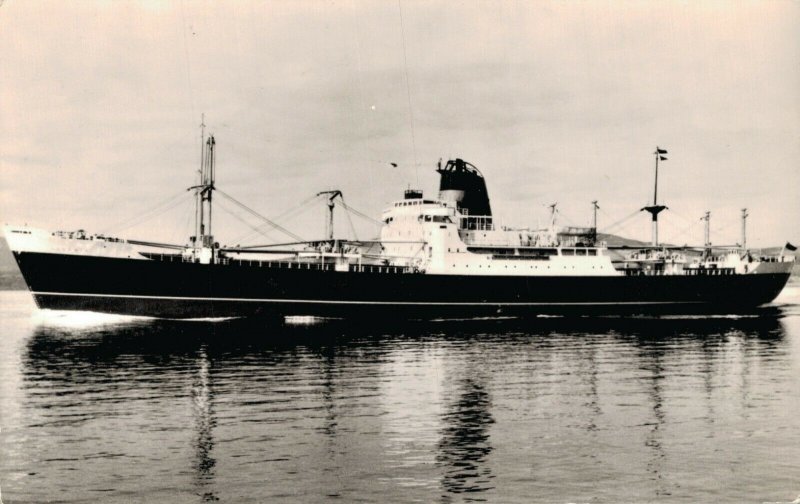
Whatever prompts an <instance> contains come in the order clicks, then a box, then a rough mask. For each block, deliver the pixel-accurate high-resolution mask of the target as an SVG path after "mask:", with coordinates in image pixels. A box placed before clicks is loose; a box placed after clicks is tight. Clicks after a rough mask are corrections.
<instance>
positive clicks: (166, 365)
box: [23, 321, 219, 501]
mask: <svg viewBox="0 0 800 504" xmlns="http://www.w3.org/2000/svg"><path fill="white" fill-rule="evenodd" d="M167 327H169V328H170V334H169V335H170V336H171V337H172V339H166V338H165V336H166V334H165V332H164V330H165V329H166V328H167ZM151 329H152V331H151ZM172 329H174V327H172V326H171V325H167V326H166V327H164V326H160V325H158V324H156V325H155V326H151V325H150V323H149V321H136V322H131V323H124V324H120V325H116V326H113V325H112V326H108V325H104V326H100V327H96V328H94V330H93V329H92V328H91V327H83V328H78V329H76V328H70V329H63V328H58V327H48V326H40V327H38V328H37V329H36V330H35V332H34V334H33V337H32V338H31V339H30V340H29V343H28V346H27V353H26V354H25V356H24V359H23V364H24V367H25V372H24V373H23V376H24V377H25V380H26V381H27V382H28V383H27V385H28V386H31V387H36V386H37V384H40V383H41V382H42V381H50V382H52V383H54V384H58V385H59V386H61V387H64V386H67V387H70V388H72V389H73V390H70V391H69V392H68V393H69V394H76V395H80V394H82V393H90V392H91V391H92V390H95V391H96V390H97V387H98V386H104V385H105V386H108V387H109V388H111V389H113V390H114V391H115V392H114V393H118V392H120V387H119V380H120V378H121V377H127V376H129V375H130V373H129V372H130V371H131V370H135V371H136V373H135V376H136V378H133V379H131V378H128V380H131V383H130V386H131V387H132V388H135V387H137V386H145V387H147V386H150V387H152V388H153V393H154V394H165V395H169V394H170V393H173V391H174V393H175V399H179V398H180V396H181V395H182V394H181V393H180V392H177V391H175V390H174V389H173V388H172V387H163V385H164V378H165V377H164V376H163V371H164V369H171V368H185V367H189V368H190V369H191V368H192V367H193V368H194V369H192V373H191V378H192V379H191V383H190V384H189V390H190V396H191V401H192V404H191V409H190V411H191V416H192V420H193V427H194V433H193V434H194V435H193V437H192V440H193V446H192V451H193V454H194V457H193V460H192V462H191V464H192V474H193V480H194V486H195V491H196V492H197V494H198V496H200V497H201V498H202V499H203V500H204V501H216V500H219V499H218V498H217V496H216V494H215V491H214V487H215V476H216V475H215V467H216V459H215V458H214V457H213V454H212V452H213V449H214V444H215V441H214V435H213V430H214V428H215V426H216V423H217V422H216V417H215V413H214V386H213V376H212V372H211V371H212V357H210V356H209V355H208V352H207V351H206V344H205V343H203V342H202V337H201V340H200V341H199V342H198V341H196V340H193V339H182V338H181V337H180V336H179V333H172V332H171V330H172ZM200 332H201V334H202V333H203V331H200ZM142 334H145V335H147V336H150V337H147V336H146V337H145V338H144V339H141V338H140V336H141V335H142ZM206 334H208V333H206ZM187 360H188V361H190V364H189V366H187V365H186V362H187ZM154 363H155V364H157V366H156V367H154V366H153V364H154ZM76 369H79V370H80V372H79V373H76V372H75V370H76ZM151 373H152V374H153V375H154V376H148V374H151ZM174 377H178V375H175V376H174ZM122 379H123V380H125V378H122ZM156 389H160V390H158V391H156ZM180 389H181V390H185V389H183V387H180ZM138 393H139V394H143V395H147V394H146V392H145V391H142V390H138ZM123 397H128V395H127V394H124V393H123V394H121V398H120V399H119V400H124V399H122V398H123ZM44 399H46V398H44ZM73 405H74V403H73ZM70 406H72V405H70ZM70 406H64V407H65V408H66V407H70ZM44 407H45V408H48V409H52V408H53V406H52V404H47V405H44Z"/></svg>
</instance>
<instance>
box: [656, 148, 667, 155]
mask: <svg viewBox="0 0 800 504" xmlns="http://www.w3.org/2000/svg"><path fill="white" fill-rule="evenodd" d="M656 152H657V153H659V154H666V153H667V150H666V149H660V148H658V147H656Z"/></svg>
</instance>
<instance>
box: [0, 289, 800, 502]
mask: <svg viewBox="0 0 800 504" xmlns="http://www.w3.org/2000/svg"><path fill="white" fill-rule="evenodd" d="M0 319H1V320H2V328H1V332H2V339H0V345H1V346H0V348H1V349H2V351H0V406H1V407H0V427H2V432H1V433H0V488H1V489H2V500H3V501H4V502H5V503H13V502H40V501H53V502H85V501H101V502H137V501H141V502H144V501H147V502H199V501H204V500H221V501H225V502H237V503H238V502H266V501H274V502H321V501H326V500H340V501H344V502H461V501H490V502H523V503H529V502H556V503H566V502H753V503H760V502H765V501H768V502H776V501H780V502H787V501H792V500H794V499H795V498H797V497H798V494H800V463H799V462H798V461H800V284H796V283H793V284H791V285H790V286H789V287H788V288H787V289H786V290H785V291H784V293H783V294H782V296H781V298H779V300H778V302H777V303H776V304H775V306H773V307H770V308H767V309H763V310H759V311H758V312H757V313H755V314H751V315H747V316H728V317H725V316H723V317H714V318H700V317H669V318H593V319H558V318H543V319H535V320H526V321H515V320H485V321H470V322H428V323H412V324H407V325H396V324H391V325H385V326H381V325H378V324H376V323H371V324H358V323H354V322H349V323H343V322H329V323H322V324H311V325H308V324H306V325H303V324H294V325H288V326H280V327H278V326H268V325H263V324H261V325H259V324H258V323H253V322H242V321H226V322H176V321H158V320H145V319H134V318H123V317H114V316H101V315H92V314H74V313H73V314H67V313H45V312H37V311H36V310H35V309H34V307H33V304H32V302H31V300H30V296H29V295H28V294H27V293H24V292H2V293H0Z"/></svg>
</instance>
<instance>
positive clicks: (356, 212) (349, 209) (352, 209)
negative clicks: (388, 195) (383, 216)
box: [342, 201, 383, 226]
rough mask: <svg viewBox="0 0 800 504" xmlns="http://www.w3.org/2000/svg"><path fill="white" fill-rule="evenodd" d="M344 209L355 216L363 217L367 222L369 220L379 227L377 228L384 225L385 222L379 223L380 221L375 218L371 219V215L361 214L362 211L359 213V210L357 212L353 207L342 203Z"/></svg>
mask: <svg viewBox="0 0 800 504" xmlns="http://www.w3.org/2000/svg"><path fill="white" fill-rule="evenodd" d="M342 207H343V208H344V209H345V210H348V211H350V212H353V213H354V214H355V215H357V216H358V217H361V218H362V219H366V220H368V221H371V222H372V223H373V224H375V225H377V226H382V225H383V222H382V221H379V220H378V219H375V218H373V217H370V216H369V215H367V214H365V213H364V212H361V211H359V210H356V209H355V208H353V207H351V206H350V205H348V204H346V203H345V202H344V201H342Z"/></svg>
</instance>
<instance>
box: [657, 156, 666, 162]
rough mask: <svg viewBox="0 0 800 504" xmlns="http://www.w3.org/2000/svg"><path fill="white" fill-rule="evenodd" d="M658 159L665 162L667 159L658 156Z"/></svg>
mask: <svg viewBox="0 0 800 504" xmlns="http://www.w3.org/2000/svg"><path fill="white" fill-rule="evenodd" d="M658 159H660V160H661V161H666V160H667V158H666V157H664V156H658Z"/></svg>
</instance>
